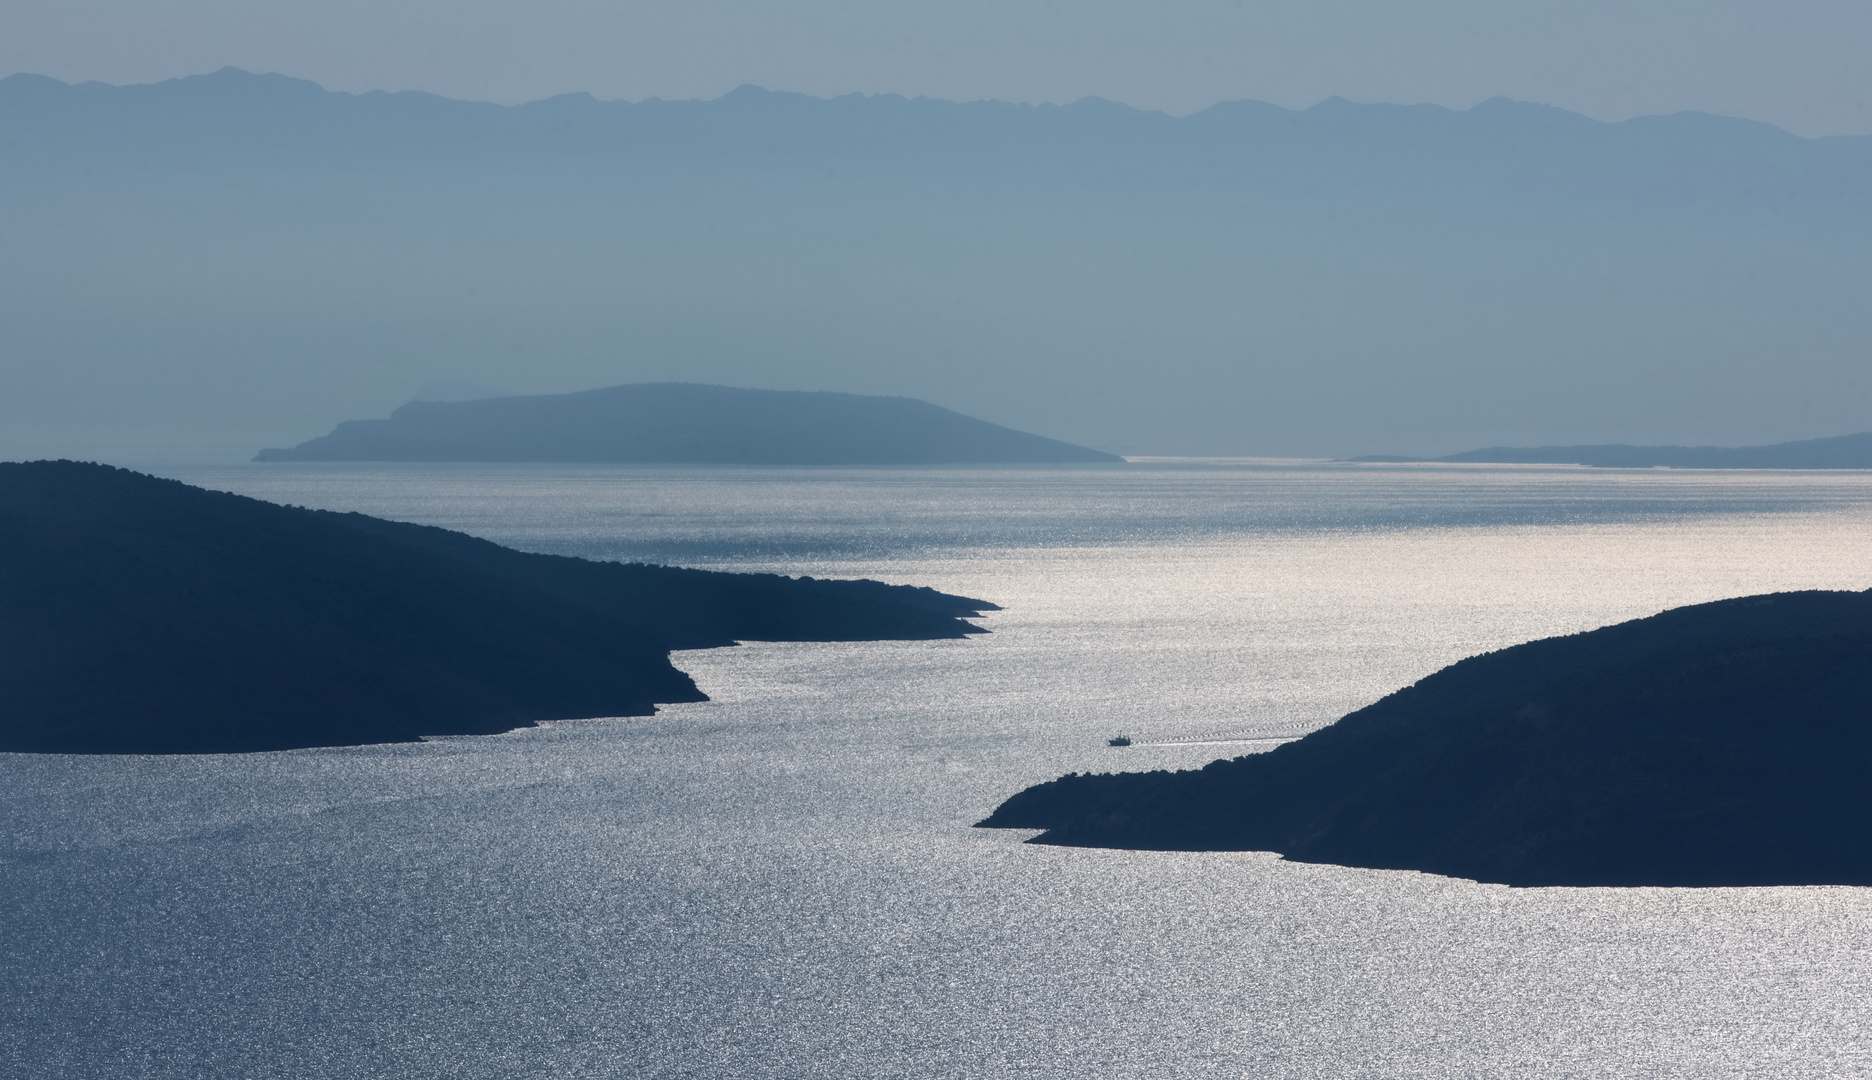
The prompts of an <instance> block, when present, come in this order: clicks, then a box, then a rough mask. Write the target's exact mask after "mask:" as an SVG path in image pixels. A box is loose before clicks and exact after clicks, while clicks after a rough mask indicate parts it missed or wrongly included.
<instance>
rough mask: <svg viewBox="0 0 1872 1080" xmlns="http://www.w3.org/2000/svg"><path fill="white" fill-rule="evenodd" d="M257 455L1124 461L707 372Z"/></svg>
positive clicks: (336, 434)
mask: <svg viewBox="0 0 1872 1080" xmlns="http://www.w3.org/2000/svg"><path fill="white" fill-rule="evenodd" d="M254 460H255V461H578V462H638V463H644V464H672V465H674V464H699V465H701V464H706V465H986V464H1030V463H1048V464H1057V463H1067V462H1081V463H1094V462H1105V463H1110V462H1122V461H1123V460H1124V459H1123V458H1121V457H1118V456H1117V455H1116V454H1107V453H1105V452H1103V451H1100V450H1089V449H1087V448H1085V447H1083V446H1074V445H1073V444H1071V443H1064V442H1060V441H1058V440H1057V439H1048V438H1044V437H1042V436H1039V435H1029V434H1028V433H1026V432H1024V431H1015V430H1014V429H1012V428H1005V427H1002V426H1000V425H999V424H991V423H989V422H988V421H986V420H977V419H975V418H974V417H971V416H964V415H962V414H961V413H958V412H952V411H950V410H948V409H944V408H941V407H940V406H936V405H931V404H930V403H928V402H926V401H918V400H916V399H915V398H902V397H872V396H867V395H861V394H838V393H829V392H809V391H795V390H744V389H739V388H735V387H728V386H709V385H705V384H701V383H633V384H630V385H626V386H612V387H606V388H604V389H600V390H585V391H582V392H579V393H574V394H542V395H530V396H522V397H495V398H481V399H478V400H468V401H412V402H409V403H408V404H406V405H403V406H402V407H401V408H399V409H397V410H396V411H395V412H393V413H391V414H390V418H389V419H388V420H348V421H345V422H344V423H341V424H339V425H338V427H337V428H336V429H334V430H333V431H332V433H331V434H329V435H323V436H320V437H319V438H316V439H311V440H308V441H306V442H303V443H300V444H299V445H298V446H295V447H292V448H290V449H283V450H262V451H260V453H259V454H258V455H257V456H256V457H255V458H254Z"/></svg>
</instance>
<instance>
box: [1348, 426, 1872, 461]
mask: <svg viewBox="0 0 1872 1080" xmlns="http://www.w3.org/2000/svg"><path fill="white" fill-rule="evenodd" d="M1347 460H1348V461H1368V462H1411V461H1456V462H1464V461H1466V462H1474V463H1477V464H1501V465H1593V466H1597V467H1599V468H1605V469H1649V468H1656V467H1658V466H1667V467H1669V468H1673V469H1872V432H1865V433H1862V434H1859V435H1837V436H1834V437H1833V438H1830V439H1802V440H1800V441H1799V442H1784V443H1771V444H1769V445H1767V446H1627V445H1625V444H1623V443H1611V444H1607V445H1604V446H1491V447H1489V448H1487V449H1485V450H1465V451H1463V452H1462V453H1460V454H1449V455H1446V456H1444V457H1439V458H1412V457H1398V456H1396V455H1393V454H1372V455H1368V456H1366V457H1355V458H1348V459H1347Z"/></svg>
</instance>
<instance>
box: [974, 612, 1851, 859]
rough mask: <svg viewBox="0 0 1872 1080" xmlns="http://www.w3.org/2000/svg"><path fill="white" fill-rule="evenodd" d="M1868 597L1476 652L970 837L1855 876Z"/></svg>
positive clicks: (1059, 795)
mask: <svg viewBox="0 0 1872 1080" xmlns="http://www.w3.org/2000/svg"><path fill="white" fill-rule="evenodd" d="M1869 772H1872V593H1846V592H1803V593H1777V594H1773V595H1767V596H1751V597H1744V598H1741V599H1736V600H1724V601H1719V602H1716V603H1710V604H1700V605H1696V606H1694V607H1686V608H1678V609H1675V610H1672V611H1667V612H1664V613H1663V614H1661V615H1655V616H1652V617H1650V618H1647V619H1638V620H1635V621H1632V622H1627V623H1620V624H1618V625H1616V626H1609V627H1604V628H1602V629H1599V630H1594V631H1591V632H1588V633H1583V634H1574V635H1571V636H1568V637H1558V638H1549V639H1546V640H1543V641H1535V642H1530V643H1528V644H1524V645H1517V646H1515V647H1513V648H1509V649H1503V650H1501V651H1499V652H1493V653H1488V654H1485V655H1482V656H1476V657H1471V658H1470V659H1467V660H1463V661H1461V662H1460V663H1457V664H1453V665H1451V666H1450V667H1447V668H1444V669H1443V670H1442V671H1439V672H1437V673H1435V674H1433V675H1431V676H1429V677H1428V678H1426V679H1424V680H1422V681H1421V682H1419V683H1417V684H1416V685H1414V686H1411V687H1408V688H1406V689H1404V690H1400V691H1398V692H1397V693H1395V694H1392V695H1390V696H1389V697H1386V698H1385V699H1383V700H1382V701H1379V702H1377V703H1376V704H1374V705H1371V706H1368V707H1367V708H1364V709H1360V710H1359V711H1357V712H1354V713H1351V714H1350V715H1348V716H1346V717H1345V718H1344V719H1342V720H1340V721H1339V722H1337V723H1335V724H1332V725H1330V726H1328V727H1326V728H1322V729H1321V730H1319V731H1316V732H1314V733H1312V734H1311V735H1308V736H1307V737H1306V738H1304V739H1300V740H1298V741H1296V742H1292V743H1288V744H1286V745H1283V746H1281V747H1278V748H1277V749H1275V750H1273V751H1271V752H1269V753H1266V754H1256V755H1250V756H1246V757H1238V758H1235V759H1233V760H1227V761H1216V762H1213V763H1211V764H1209V765H1208V766H1205V767H1204V768H1202V769H1200V770H1190V771H1180V772H1162V771H1159V772H1151V773H1120V774H1115V775H1111V774H1107V775H1097V776H1094V775H1079V774H1074V775H1070V776H1066V777H1062V778H1060V779H1058V780H1054V781H1051V782H1049V783H1045V784H1040V785H1037V786H1035V787H1031V788H1028V789H1027V790H1025V791H1022V792H1020V793H1019V794H1017V795H1015V796H1014V797H1012V798H1010V799H1008V800H1007V801H1006V802H1005V803H1003V804H1002V805H1001V806H1000V807H999V808H998V809H996V810H995V812H994V814H993V815H992V816H990V817H989V818H988V819H987V820H986V821H984V822H982V823H981V824H982V825H984V826H989V827H1006V828H1036V829H1045V830H1047V831H1046V832H1045V833H1043V834H1042V835H1040V836H1038V837H1036V838H1035V839H1036V841H1038V842H1041V843H1052V844H1067V845H1081V846H1091V847H1119V848H1152V849H1173V850H1199V851H1217V850H1230V851H1235V850H1258V851H1278V852H1281V853H1282V854H1284V855H1286V856H1287V857H1288V858H1291V859H1295V860H1300V861H1305V862H1325V863H1337V864H1342V865H1347V866H1369V867H1379V868H1390V869H1409V870H1424V871H1428V872H1431V873H1436V874H1447V875H1451V876H1455V877H1465V878H1475V879H1477V880H1481V881H1493V882H1505V883H1507V884H1511V885H1705V886H1708V885H1782V884H1855V885H1867V884H1872V801H1868V800H1867V798H1866V779H1865V778H1866V776H1867V775H1868V773H1869Z"/></svg>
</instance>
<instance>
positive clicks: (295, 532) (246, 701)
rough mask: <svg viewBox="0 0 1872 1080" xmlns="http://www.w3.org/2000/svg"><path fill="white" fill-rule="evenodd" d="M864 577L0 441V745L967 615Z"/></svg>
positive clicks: (563, 689)
mask: <svg viewBox="0 0 1872 1080" xmlns="http://www.w3.org/2000/svg"><path fill="white" fill-rule="evenodd" d="M993 609H994V605H993V604H989V603H985V602H983V601H980V600H970V599H967V598H965V597H960V596H950V595H947V594H944V593H939V592H936V591H934V590H931V589H926V588H914V587H911V586H903V585H884V584H882V583H879V582H875V581H815V580H813V579H811V578H797V579H796V578H787V577H781V576H778V575H774V574H734V573H716V572H710V571H702V570H684V569H677V568H672V567H664V566H644V565H635V564H632V565H626V564H619V563H600V562H591V561H588V560H584V559H575V558H566V557H562V556H553V555H534V554H527V553H524V552H519V551H514V550H511V549H509V548H504V547H501V546H499V545H497V544H492V543H489V542H487V541H484V540H478V539H475V538H474V537H470V536H466V535H463V534H461V533H456V532H450V531H448V530H445V529H437V528H430V527H426V526H421V525H409V524H402V523H398V522H392V521H384V520H381V519H379V518H372V517H366V516H364V515H362V514H342V513H333V512H329V511H320V510H306V509H302V508H298V507H289V506H277V505H274V504H272V503H266V502H261V501H258V500H256V499H249V498H245V497H242V496H238V495H230V494H226V493H223V492H217V491H206V490H203V489H201V488H196V487H190V486H189V485H186V484H182V483H179V482H176V481H173V480H161V479H157V478H155V477H151V476H144V475H142V474H139V473H134V472H129V471H126V470H123V469H115V468H110V467H107V466H102V465H90V464H81V463H78V462H70V461H36V462H30V463H24V464H21V463H0V750H6V751H44V752H72V753H221V752H235V751H253V750H280V749H288V748H293V747H308V746H339V745H355V744H362V743H383V742H408V741H414V740H416V739H418V738H420V737H422V736H425V735H471V734H491V733H495V732H501V731H509V730H512V729H514V728H517V727H526V726H531V725H532V724H534V723H536V722H538V721H542V720H559V719H572V718H581V717H603V716H641V715H648V714H650V713H652V712H654V711H655V708H656V705H657V704H658V703H661V702H679V701H703V700H706V698H705V697H704V695H703V694H702V693H701V692H700V691H699V690H697V689H696V686H695V684H694V683H693V682H692V681H691V680H690V679H689V677H688V676H687V675H684V674H683V673H682V672H681V671H678V670H677V669H676V668H675V667H674V666H672V665H671V664H670V660H669V652H670V650H671V649H694V648H705V647H710V646H718V645H729V644H733V643H734V642H736V641H745V640H768V641H867V640H880V639H890V638H900V639H929V638H958V637H962V636H964V635H967V634H974V633H983V632H985V631H982V630H981V629H980V628H978V627H976V626H973V625H971V624H969V623H966V622H964V621H962V620H963V619H964V618H967V617H970V616H973V615H977V614H979V613H981V612H983V611H988V610H993Z"/></svg>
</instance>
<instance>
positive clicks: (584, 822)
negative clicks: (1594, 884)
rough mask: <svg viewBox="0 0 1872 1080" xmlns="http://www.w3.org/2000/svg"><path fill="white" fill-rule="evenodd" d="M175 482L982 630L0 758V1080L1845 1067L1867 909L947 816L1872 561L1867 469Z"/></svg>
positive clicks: (1307, 722)
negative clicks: (221, 740)
mask: <svg viewBox="0 0 1872 1080" xmlns="http://www.w3.org/2000/svg"><path fill="white" fill-rule="evenodd" d="M188 478H189V479H192V480H194V481H196V482H202V483H208V484H210V485H212V486H219V487H226V488H229V489H232V490H239V491H244V492H247V493H252V494H256V495H259V496H262V497H266V498H273V499H277V500H279V501H286V502H294V503H300V504H306V505H316V506H328V507H334V508H344V509H360V510H365V511H367V512H371V513H379V514H384V515H386V516H392V517H399V518H404V519H409V520H420V521H426V522H431V523H435V524H444V525H448V526H450V527H456V528H464V529H468V530H470V531H473V532H476V533H479V534H481V535H486V536H489V537H491V538H494V539H498V540H501V541H502V542H506V543H513V544H516V545H518V546H525V547H529V548H532V549H535V550H551V551H561V552H566V553H576V554H587V555H592V556H598V557H628V558H647V559H658V560H666V561H675V562H684V563H688V564H693V565H712V566H724V567H732V568H746V569H772V570H782V571H785V572H788V573H810V574H814V575H825V576H858V575H864V576H874V577H880V578H884V579H886V580H892V581H902V582H914V583H918V584H928V585H934V586H937V587H939V588H943V589H947V590H951V591H957V592H963V593H967V594H969V595H973V596H979V597H983V598H986V599H989V600H993V601H995V602H997V603H1000V604H1002V605H1004V607H1005V608H1006V610H1005V611H1002V612H999V613H996V614H994V615H992V616H990V617H989V618H988V619H987V620H986V624H987V625H988V626H990V627H991V628H992V629H993V630H994V633H993V634H991V635H989V636H987V637H983V638H976V639H973V640H969V641H960V642H920V643H919V642H880V643H863V644H811V643H792V644H753V645H748V646H745V647H742V648H736V649H720V650H711V651H706V652H692V653H682V654H678V656H677V663H678V665H679V666H681V667H683V668H684V669H685V670H688V671H689V672H691V673H692V674H694V675H695V676H696V678H697V681H698V682H699V683H700V684H701V686H702V687H703V688H704V689H705V690H707V691H708V692H709V693H710V694H711V695H712V696H713V698H714V700H713V701H710V702H707V703H702V704H696V705H684V706H678V707H672V708H669V709H667V710H665V711H664V712H663V713H661V714H660V715H658V716H656V717H651V718H639V719H621V720H599V721H588V722H573V723H562V724H554V725H549V726H546V727H543V728H540V729H537V730H531V731H523V732H517V733H514V734H512V735H506V736H497V737H491V738H462V739H445V740H437V741H435V742H431V743H427V744H423V745H420V746H400V747H366V748H352V749H339V750H318V751H296V752H291V753H282V754H256V755H244V756H238V757H224V758H212V757H201V758H76V757H28V756H18V755H15V756H0V770H4V775H5V778H6V784H5V785H4V787H3V788H0V792H3V794H0V799H4V804H3V805H4V808H5V813H4V815H0V821H3V822H4V834H3V846H0V852H4V859H3V860H0V925H4V926H5V927H7V933H6V935H5V936H4V941H5V944H4V945H3V946H0V961H3V963H4V968H3V969H0V997H3V998H4V1000H3V1001H0V1005H4V1008H0V1060H4V1061H6V1062H8V1063H9V1067H10V1068H12V1069H14V1070H16V1071H20V1073H21V1075H33V1076H45V1077H79V1076H84V1077H91V1076H101V1075H111V1076H119V1075H121V1076H149V1077H198V1076H212V1077H221V1076H226V1077H306V1076H394V1077H451V1078H455V1077H467V1078H477V1077H489V1078H493V1077H503V1078H504V1077H516V1076H553V1077H600V1076H602V1077H618V1076H629V1077H727V1076H733V1077H787V1078H792V1077H932V1078H935V1077H941V1078H947V1077H960V1076H967V1077H1003V1076H1006V1077H1014V1076H1034V1077H1088V1078H1106V1077H1118V1076H1127V1077H1128V1076H1139V1077H1224V1076H1226V1077H1238V1076H1244V1075H1249V1076H1270V1077H1320V1078H1328V1077H1330V1078H1344V1077H1406V1076H1408V1077H1478V1078H1481V1077H1491V1078H1492V1077H1501V1076H1520V1075H1531V1076H1543V1077H1549V1076H1553V1077H1569V1076H1578V1077H1603V1076H1645V1077H1730V1076H1733V1077H1742V1076H1748V1077H1760V1076H1785V1077H1803V1078H1805V1077H1816V1076H1854V1075H1865V1074H1867V1073H1868V1072H1872V1038H1869V1037H1868V1035H1867V1034H1866V1032H1867V1030H1868V1029H1867V1026H1866V1025H1865V1024H1864V1022H1863V1021H1864V1005H1863V1003H1864V1002H1865V1001H1867V1000H1869V999H1872V963H1868V960H1872V944H1869V943H1872V933H1868V931H1872V890H1862V889H1852V888H1797V889H1731V890H1720V889H1719V890H1668V889H1630V890H1620V889H1539V890H1510V889H1506V888H1501V887H1495V886H1481V885H1476V884H1474V883H1470V882H1462V881H1455V880H1450V879H1443V878H1435V877H1430V876H1426V875H1421V874H1413V873H1403V872H1390V871H1369V870H1351V869H1344V868H1338V867H1327V866H1307V865H1299V864H1291V863H1286V862H1282V861H1280V860H1278V859H1276V858H1274V857H1272V856H1268V855H1261V854H1232V855H1191V854H1165V853H1140V852H1104V851H1080V850H1064V849H1051V848H1037V847H1031V846H1024V845H1022V844H1021V843H1020V842H1019V841H1020V839H1021V837H1020V835H1018V834H1012V833H1005V832H985V831H980V830H971V829H970V828H968V826H969V824H970V823H971V822H973V821H975V820H977V819H979V818H980V817H981V816H983V815H984V814H986V813H987V811H988V810H989V809H991V808H992V807H993V806H994V804H995V803H996V802H998V801H999V800H1000V799H1001V798H1004V797H1005V796H1006V795H1008V794H1010V793H1012V792H1013V791H1015V790H1018V789H1019V788H1020V787H1022V786H1023V785H1026V784H1029V783H1032V782H1035V781H1037V780H1042V779H1047V778H1050V777H1052V776H1055V775H1058V774H1059V773H1061V772H1065V771H1070V770H1085V769H1098V770H1105V769H1113V768H1127V769H1135V768H1157V767H1180V766H1187V765H1195V764H1200V763H1202V762H1204V761H1207V760H1209V759H1211V758H1214V757H1217V756H1226V755H1233V754H1238V753H1247V752H1253V751H1256V750H1259V749H1263V748H1265V747H1268V746H1272V745H1274V742H1273V741H1271V740H1273V739H1276V738H1280V737H1286V736H1290V735H1293V734H1297V733H1301V732H1304V731H1307V730H1310V729H1311V728H1313V727H1316V726H1318V725H1320V724H1324V723H1328V722H1330V721H1331V720H1333V719H1334V718H1336V717H1337V716H1338V715H1340V714H1342V713H1344V712H1345V711H1347V710H1349V709H1352V708H1356V707H1358V706H1360V705H1363V704H1365V703H1367V702H1369V701H1371V700H1373V699H1375V698H1376V697H1378V696H1381V695H1382V694H1384V693H1387V692H1389V691H1390V690H1393V689H1396V688H1397V687H1399V686H1402V685H1404V684H1406V683H1409V682H1411V681H1413V680H1414V679H1417V678H1419V677H1421V676H1422V675H1424V674H1427V673H1428V672H1430V671H1433V670H1435V669H1436V668H1438V667H1440V666H1442V665H1443V664H1446V663H1448V662H1450V661H1452V660H1454V659H1457V658H1459V657H1461V656H1465V655H1469V654H1471V653H1474V652H1477V651H1480V650H1484V649H1490V648H1496V647H1500V646H1502V645H1506V644H1511V643H1513V642H1517V641H1521V640H1526V639H1528V638H1532V637H1539V636H1544V635H1549V634H1556V633H1567V632H1571V631H1575V630H1581V629H1586V628H1589V627H1593V626H1598V625H1602V624H1604V623H1607V622H1611V621H1616V620H1619V619H1624V618H1628V617H1632V616H1637V615H1643V614H1649V613H1651V612H1654V611H1657V610H1660V609H1662V608H1665V607H1670V606H1675V605H1678V604H1683V603H1690V602H1695V601H1699V600H1706V599H1712V598H1716V597H1722V596H1732V595H1738V594H1743V593H1749V592H1760V591H1768V590H1775V589H1793V588H1865V587H1867V586H1868V585H1872V557H1869V556H1872V544H1868V541H1869V540H1872V476H1867V475H1865V474H1827V475H1817V476H1816V475H1812V474H1772V473H1748V474H1684V473H1661V472H1651V471H1647V472H1632V473H1626V472H1592V471H1589V470H1566V469H1488V468H1472V469H1422V468H1420V469H1409V468H1403V469H1399V468H1346V467H1330V466H1283V465H1263V466H1255V467H1228V468H1222V467H1210V468H1151V469H1131V470H1102V471H1101V470H1051V471H1020V470H954V471H941V470H932V471H923V472H892V471H884V470H821V471H793V470H767V471H759V470H713V471H711V470H630V469H594V468H545V467H537V468H511V469H474V468H466V467H407V466H406V467H397V468H391V467H318V468H304V467H289V468H286V469H279V468H267V469H264V470H263V469H260V468H258V467H254V468H250V469H230V470H216V471H212V472H209V471H203V472H198V473H195V474H192V475H191V476H189V477H188ZM1119 734H1124V735H1128V736H1130V737H1131V738H1132V739H1133V745H1131V746H1128V747H1122V748H1114V747H1110V746H1107V745H1106V741H1107V739H1108V738H1109V737H1111V736H1114V735H1119ZM1257 740H1267V741H1257Z"/></svg>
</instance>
